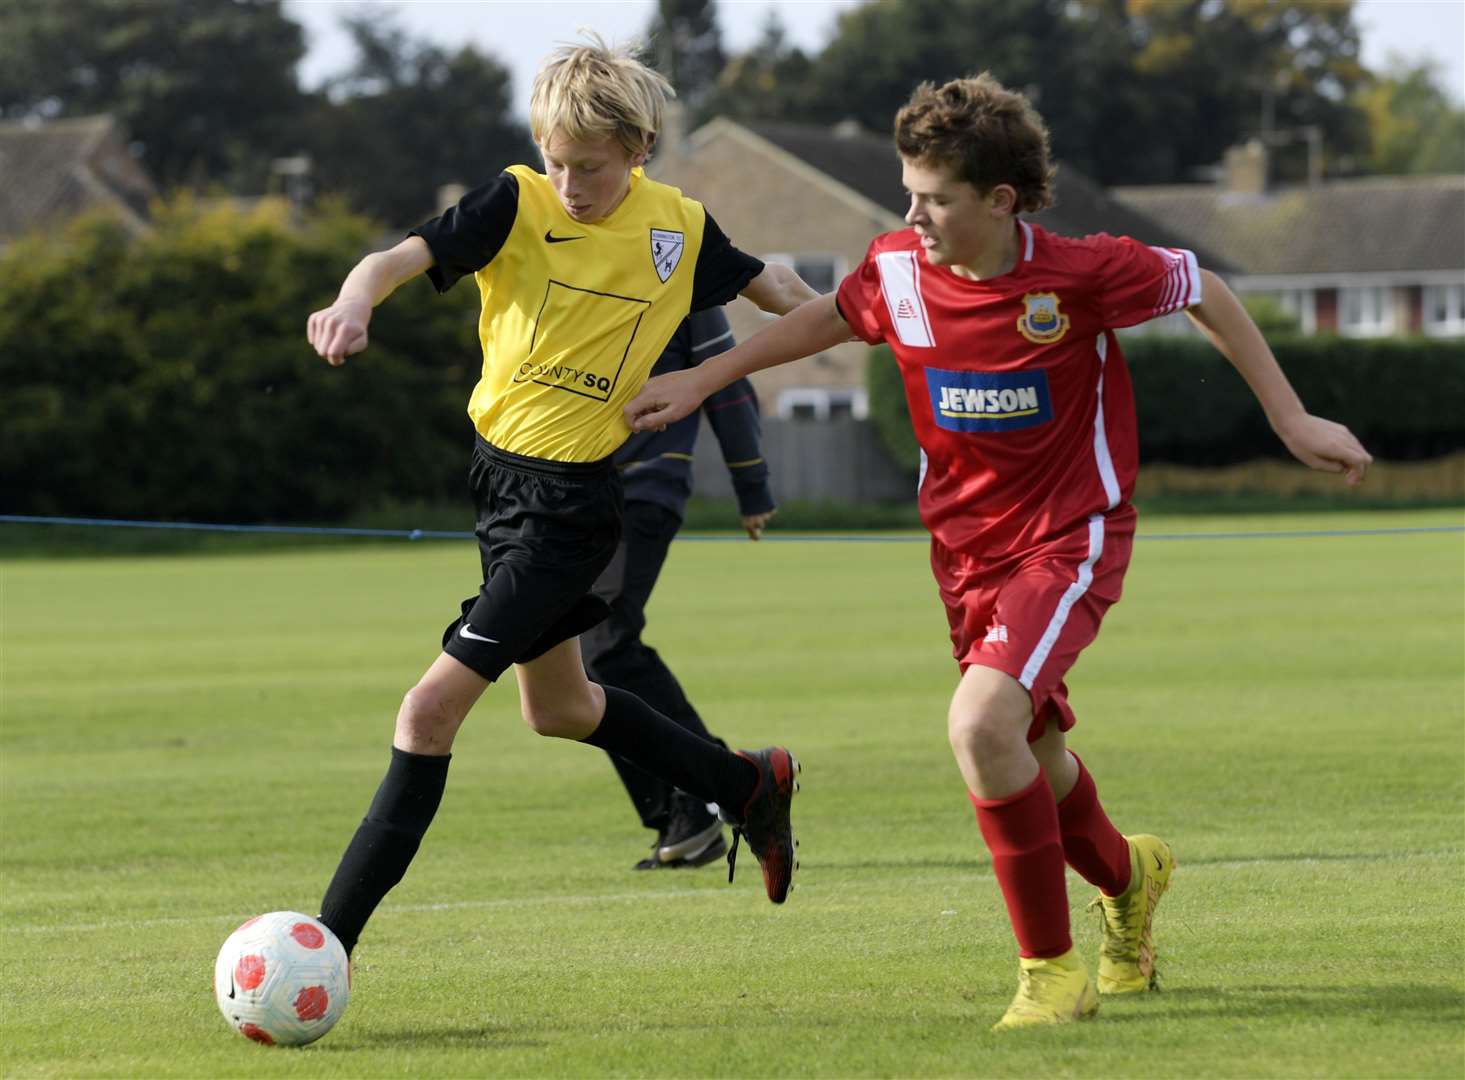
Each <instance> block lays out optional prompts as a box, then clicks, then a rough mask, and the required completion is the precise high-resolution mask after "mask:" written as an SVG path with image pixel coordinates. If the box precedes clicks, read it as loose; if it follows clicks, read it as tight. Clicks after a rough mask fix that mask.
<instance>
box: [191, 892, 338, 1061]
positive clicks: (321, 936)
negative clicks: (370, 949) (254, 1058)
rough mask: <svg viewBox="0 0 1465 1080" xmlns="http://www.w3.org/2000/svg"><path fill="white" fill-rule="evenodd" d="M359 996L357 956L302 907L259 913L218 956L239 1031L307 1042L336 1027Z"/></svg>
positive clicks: (217, 980) (219, 988)
mask: <svg viewBox="0 0 1465 1080" xmlns="http://www.w3.org/2000/svg"><path fill="white" fill-rule="evenodd" d="M350 996H351V962H350V960H349V959H347V957H346V950H345V949H343V948H342V947H341V943H340V942H339V941H338V940H336V935H335V934H333V933H331V931H330V930H329V929H327V927H326V925H325V924H324V923H322V922H321V921H320V920H319V919H313V918H311V917H310V916H309V915H301V914H300V913H299V912H297V911H272V912H270V913H269V914H268V915H257V916H255V917H254V918H253V919H250V920H249V921H248V922H247V923H245V924H244V925H243V926H241V927H240V928H239V929H238V930H235V931H234V932H233V933H232V934H230V935H229V937H228V938H227V939H226V940H225V942H224V947H223V948H222V949H220V950H219V958H218V959H217V960H215V961H214V997H215V999H216V1000H217V1001H218V1003H219V1011H220V1012H222V1013H223V1014H224V1019H225V1020H227V1021H229V1024H230V1026H232V1027H233V1028H234V1029H235V1030H236V1031H238V1032H239V1034H241V1035H243V1036H245V1037H246V1038H249V1039H253V1040H254V1041H255V1042H262V1043H266V1044H268V1045H270V1046H277V1045H278V1046H304V1045H305V1044H306V1043H309V1042H314V1041H315V1040H316V1039H319V1038H320V1037H321V1036H322V1035H324V1034H325V1033H326V1032H327V1031H330V1030H331V1028H332V1027H334V1026H335V1024H336V1021H337V1020H339V1019H341V1014H342V1013H343V1012H345V1011H346V1001H347V999H348V998H350Z"/></svg>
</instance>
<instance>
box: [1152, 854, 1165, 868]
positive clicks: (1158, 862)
mask: <svg viewBox="0 0 1465 1080" xmlns="http://www.w3.org/2000/svg"><path fill="white" fill-rule="evenodd" d="M1151 854H1152V855H1153V854H1154V852H1151ZM1155 869H1156V870H1163V869H1165V864H1164V862H1162V861H1161V859H1160V856H1159V855H1155Z"/></svg>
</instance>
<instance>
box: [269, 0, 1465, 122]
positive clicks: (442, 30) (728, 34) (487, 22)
mask: <svg viewBox="0 0 1465 1080" xmlns="http://www.w3.org/2000/svg"><path fill="white" fill-rule="evenodd" d="M859 3H860V0H719V3H718V5H717V11H718V21H719V23H720V24H721V27H722V39H723V47H724V48H726V49H727V50H728V51H729V52H739V51H741V50H743V49H746V48H747V47H748V46H750V45H752V44H753V43H754V42H755V41H757V40H758V37H759V35H760V33H761V31H762V28H763V25H764V23H765V22H766V21H767V19H768V16H769V13H770V12H772V11H773V10H774V9H775V8H776V9H777V10H778V13H779V17H780V18H781V19H782V20H783V24H784V26H785V28H786V29H787V30H788V34H789V37H790V38H791V39H792V40H793V42H794V43H795V44H797V45H799V46H800V47H801V48H803V49H804V50H805V51H817V50H818V48H819V47H820V46H821V45H822V44H823V43H824V42H825V41H826V40H827V39H828V38H829V36H830V33H831V31H832V29H833V26H834V20H835V17H836V16H837V15H838V13H839V12H841V11H844V10H847V9H849V8H851V7H857V6H859ZM286 8H287V9H288V10H289V12H290V14H291V15H292V16H293V17H294V18H295V19H297V20H299V21H300V22H301V23H303V24H304V26H305V29H306V35H307V44H308V46H309V50H310V51H309V53H308V54H307V56H306V58H305V63H304V65H303V66H302V74H303V76H304V80H305V84H306V86H308V87H314V86H316V85H317V84H319V83H320V81H321V80H322V79H324V78H326V77H327V76H329V75H333V74H336V73H338V72H340V71H341V70H342V69H343V68H345V67H346V66H347V65H349V64H350V62H351V59H352V53H351V46H350V43H349V42H348V40H347V39H346V37H345V35H344V34H342V33H341V32H340V30H339V29H338V28H337V21H338V20H339V19H340V17H341V16H342V15H344V14H351V13H357V12H360V11H363V10H371V9H373V8H375V9H388V10H390V11H392V12H393V13H395V14H396V15H397V17H398V21H399V23H400V25H402V26H403V27H405V28H406V29H407V31H408V32H409V33H410V34H412V35H413V36H414V37H425V38H428V39H430V40H432V41H435V42H438V43H440V44H443V45H448V46H452V45H459V44H462V43H464V42H471V43H472V44H473V45H475V46H476V47H477V48H478V49H480V50H481V51H483V52H486V53H489V54H491V55H493V56H495V57H496V58H498V60H499V61H500V62H503V63H505V64H507V65H508V67H509V69H510V70H511V71H512V72H513V76H514V103H515V108H516V110H517V111H518V112H520V113H521V114H522V113H526V112H527V111H528V108H529V84H530V81H531V80H532V79H533V77H534V72H535V71H536V70H537V68H538V67H539V61H540V60H541V59H542V58H543V57H544V55H545V54H546V53H548V52H549V51H550V50H552V49H553V48H554V47H555V46H556V45H557V44H559V43H561V42H565V41H571V40H573V39H574V37H575V31H576V30H577V28H579V27H581V26H585V27H589V28H591V29H594V30H597V31H599V32H600V34H601V35H602V36H604V37H606V38H607V39H609V40H611V41H613V42H619V41H624V40H626V39H628V38H638V37H640V36H641V35H642V34H643V33H644V32H645V30H646V27H647V26H648V25H649V23H650V22H651V16H652V13H653V12H654V11H655V9H656V4H655V3H654V0H532V2H525V0H378V2H376V3H374V4H372V3H366V2H363V0H287V3H286ZM1354 11H1355V13H1356V14H1355V17H1356V20H1357V22H1358V25H1359V28H1360V30H1361V31H1362V35H1363V61H1364V63H1365V64H1366V65H1368V66H1369V67H1371V68H1375V69H1380V68H1382V67H1383V66H1384V65H1385V62H1386V59H1387V57H1388V56H1389V55H1390V54H1398V55H1401V56H1404V57H1408V58H1410V59H1419V58H1423V57H1428V58H1431V59H1433V60H1435V61H1437V62H1438V63H1439V64H1440V66H1441V70H1442V73H1443V76H1444V82H1445V84H1446V86H1447V88H1448V89H1449V91H1450V92H1451V94H1452V96H1453V98H1454V100H1455V101H1456V102H1460V103H1465V0H1357V2H1356V3H1355V5H1354Z"/></svg>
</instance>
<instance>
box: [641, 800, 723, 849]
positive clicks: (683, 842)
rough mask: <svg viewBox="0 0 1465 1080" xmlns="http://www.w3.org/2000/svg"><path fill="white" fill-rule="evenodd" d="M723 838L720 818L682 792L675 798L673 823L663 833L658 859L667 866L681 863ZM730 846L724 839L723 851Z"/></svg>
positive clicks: (672, 811)
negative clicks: (667, 864)
mask: <svg viewBox="0 0 1465 1080" xmlns="http://www.w3.org/2000/svg"><path fill="white" fill-rule="evenodd" d="M721 838H722V821H721V820H719V818H718V816H717V815H716V814H714V813H713V812H712V811H711V810H708V809H707V804H706V803H705V802H703V801H702V800H701V799H697V798H694V797H693V796H691V795H688V794H687V793H686V792H683V791H678V792H675V793H674V794H673V795H672V797H671V820H670V821H668V822H667V823H666V828H665V829H664V830H663V831H662V834H661V843H660V845H659V846H658V847H657V849H656V857H657V858H658V859H660V860H661V861H662V862H664V863H675V862H681V861H683V860H687V859H691V858H694V857H696V856H698V855H701V854H702V853H703V852H704V851H706V850H707V849H708V848H709V847H711V846H712V844H713V842H714V841H716V840H720V839H721ZM726 845H727V841H725V840H724V841H723V851H726V850H727V846H726ZM721 853H722V852H718V854H719V855H720V854H721ZM715 857H716V856H714V858H715Z"/></svg>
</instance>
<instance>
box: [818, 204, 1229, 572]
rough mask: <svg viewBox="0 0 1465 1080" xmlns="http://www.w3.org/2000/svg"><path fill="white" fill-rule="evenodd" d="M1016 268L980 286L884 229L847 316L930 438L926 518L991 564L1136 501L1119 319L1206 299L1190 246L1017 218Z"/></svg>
mask: <svg viewBox="0 0 1465 1080" xmlns="http://www.w3.org/2000/svg"><path fill="white" fill-rule="evenodd" d="M1016 227H1017V229H1018V230H1019V235H1018V258H1017V263H1016V265H1015V266H1014V267H1013V268H1012V270H1011V271H1009V272H1008V273H1006V274H1003V275H1002V276H1000V277H995V278H989V279H986V280H983V281H973V280H971V279H969V278H964V277H959V276H958V275H956V274H954V273H952V272H951V271H950V270H948V269H947V268H945V267H943V266H935V265H932V264H931V263H929V262H927V261H926V255H925V252H924V251H923V250H922V249H921V244H920V239H919V238H918V237H917V236H916V233H915V230H914V229H902V230H901V231H899V232H893V233H886V234H884V235H883V236H877V237H876V238H875V240H874V241H873V242H872V243H871V244H870V249H869V251H868V252H866V254H865V259H864V261H863V262H862V263H861V264H860V265H859V266H858V267H857V268H856V269H855V270H854V272H853V273H851V274H850V275H849V276H848V277H846V278H845V279H844V281H843V282H842V283H841V284H840V286H839V292H838V295H837V300H838V304H839V310H840V313H841V314H842V315H843V316H844V318H845V320H846V321H847V322H848V323H849V324H850V327H851V328H852V329H853V330H854V332H855V333H856V334H857V335H859V336H860V337H861V338H863V339H864V340H865V341H867V342H869V343H870V344H872V345H873V344H877V343H879V342H882V341H883V342H886V343H887V344H889V346H890V348H891V349H892V351H893V352H894V353H895V358H896V359H897V360H898V361H899V362H900V370H901V375H902V376H903V379H904V382H905V393H906V400H907V402H909V404H910V412H911V422H912V424H913V425H914V427H915V433H916V439H917V441H918V442H919V443H920V445H921V449H922V455H921V485H920V507H921V520H922V521H924V522H925V524H926V527H927V528H928V529H929V530H930V531H931V535H932V536H934V537H935V538H936V539H937V540H938V541H939V542H940V543H942V544H944V545H945V546H946V547H948V548H952V549H954V550H957V551H964V552H967V553H969V554H972V555H979V556H983V557H989V558H995V557H999V556H1001V555H1003V554H1005V553H1008V552H1015V551H1022V550H1024V549H1026V548H1028V547H1031V546H1032V545H1033V544H1036V543H1040V542H1042V541H1043V540H1045V539H1048V538H1050V537H1052V536H1054V535H1057V534H1060V533H1064V532H1067V531H1068V530H1070V529H1072V528H1074V527H1075V526H1076V525H1078V524H1079V523H1081V522H1082V521H1084V520H1085V519H1086V518H1087V517H1089V516H1090V515H1092V514H1095V513H1103V512H1105V511H1107V510H1111V509H1113V508H1114V507H1116V506H1119V505H1120V504H1121V503H1123V502H1125V501H1127V500H1128V499H1129V497H1130V495H1131V493H1132V492H1133V490H1134V476H1135V471H1136V469H1137V468H1138V447H1137V438H1136V432H1135V419H1134V395H1133V391H1132V390H1131V388H1130V382H1129V372H1128V370H1127V369H1126V368H1125V365H1124V357H1123V355H1122V354H1121V353H1120V351H1119V343H1118V341H1117V339H1116V338H1115V336H1114V332H1113V331H1114V328H1116V327H1121V326H1133V325H1135V324H1136V323H1142V322H1145V321H1146V320H1148V319H1153V318H1156V317H1157V316H1160V315H1165V314H1168V313H1170V312H1172V311H1178V310H1180V309H1181V308H1185V307H1189V306H1191V305H1193V304H1196V303H1198V302H1199V301H1200V298H1201V285H1200V269H1199V267H1198V266H1197V265H1196V261H1195V256H1194V255H1193V254H1191V253H1190V252H1189V251H1185V250H1182V249H1168V248H1153V247H1148V246H1146V245H1144V244H1141V243H1139V242H1138V241H1136V240H1131V239H1129V238H1128V237H1113V236H1109V235H1107V234H1100V235H1098V236H1087V237H1084V238H1083V239H1073V238H1070V237H1063V236H1056V235H1054V234H1053V233H1050V232H1048V231H1046V230H1045V229H1042V228H1039V227H1038V226H1036V225H1030V224H1028V223H1027V222H1025V221H1018V222H1017V225H1016Z"/></svg>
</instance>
